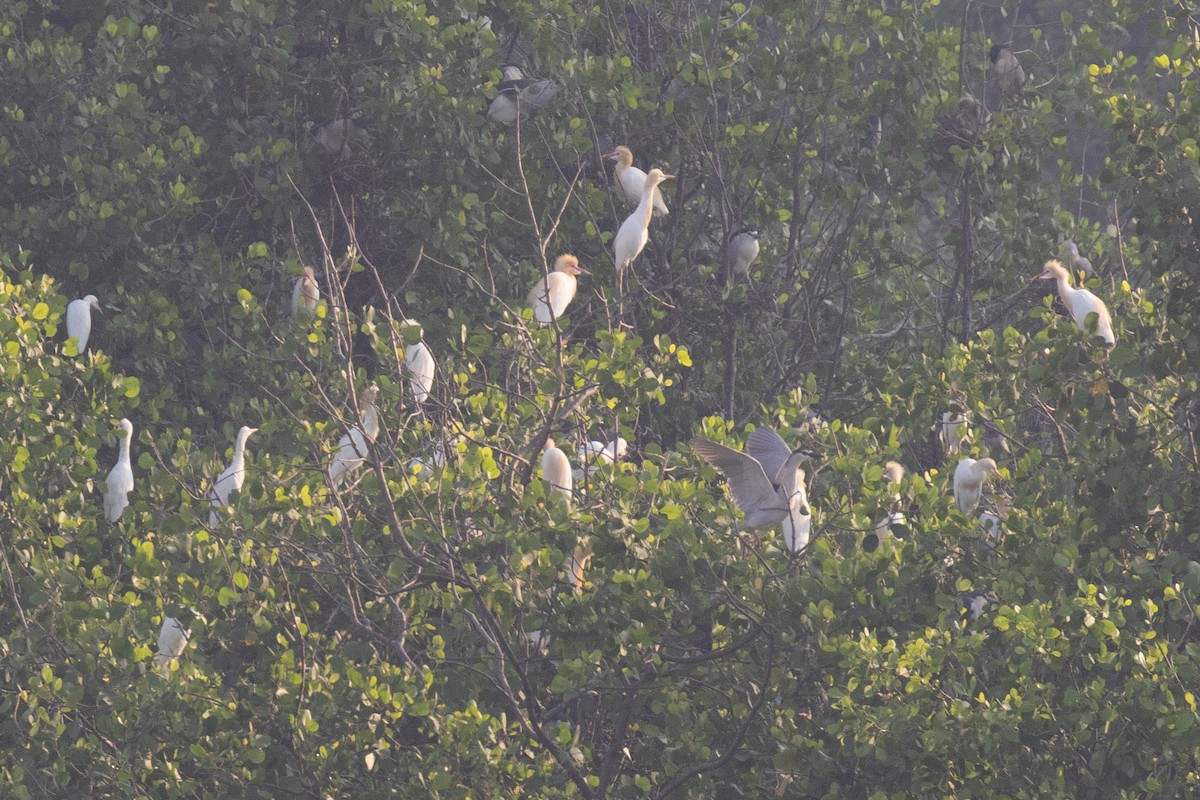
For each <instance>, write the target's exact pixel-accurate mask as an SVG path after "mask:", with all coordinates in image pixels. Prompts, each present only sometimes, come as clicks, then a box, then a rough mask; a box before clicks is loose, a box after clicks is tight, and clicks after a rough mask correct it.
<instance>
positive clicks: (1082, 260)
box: [1062, 239, 1096, 278]
mask: <svg viewBox="0 0 1200 800" xmlns="http://www.w3.org/2000/svg"><path fill="white" fill-rule="evenodd" d="M1062 257H1063V260H1064V261H1066V262H1067V266H1068V267H1069V268H1070V270H1071V272H1073V273H1074V272H1079V271H1080V270H1082V271H1083V274H1084V275H1085V276H1086V277H1088V278H1090V277H1092V276H1093V275H1095V274H1096V270H1095V269H1093V268H1092V261H1091V259H1089V258H1087V257H1085V256H1082V255H1080V254H1079V245H1077V244H1075V242H1073V241H1071V240H1070V239H1067V240H1066V241H1065V242H1063V251H1062Z"/></svg>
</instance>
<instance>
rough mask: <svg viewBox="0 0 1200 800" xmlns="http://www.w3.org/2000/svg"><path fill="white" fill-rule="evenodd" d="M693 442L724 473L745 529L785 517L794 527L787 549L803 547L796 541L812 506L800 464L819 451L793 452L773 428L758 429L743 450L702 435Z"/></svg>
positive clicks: (767, 525)
mask: <svg viewBox="0 0 1200 800" xmlns="http://www.w3.org/2000/svg"><path fill="white" fill-rule="evenodd" d="M691 445H692V450H694V451H695V452H696V455H698V456H700V457H701V458H703V459H704V460H705V461H707V462H708V463H709V464H712V465H713V466H714V467H716V468H717V469H719V470H721V472H723V473H724V474H725V480H726V482H728V484H729V492H730V494H732V495H733V502H734V503H735V504H736V505H737V507H738V508H739V509H741V511H742V513H743V514H744V515H745V519H744V520H743V521H742V528H743V529H744V530H750V531H754V530H762V529H765V528H773V527H775V526H776V525H778V524H779V523H781V522H785V521H787V522H788V523H790V525H791V528H792V531H793V537H792V538H793V541H792V542H791V543H789V547H790V548H791V549H792V550H793V551H796V550H801V549H803V546H798V545H799V542H798V540H799V539H800V538H801V534H802V533H803V532H805V531H807V529H808V523H809V522H810V521H811V519H812V510H811V509H810V508H809V507H808V495H807V492H806V491H805V488H804V478H805V475H804V470H802V469H800V465H801V464H803V463H804V462H805V461H808V460H809V459H810V458H812V457H813V456H814V455H815V454H814V453H813V451H812V450H809V449H808V448H800V449H798V450H792V449H791V448H789V447H788V446H787V444H786V443H785V442H784V441H783V439H782V438H781V437H780V436H779V434H778V433H776V432H775V431H773V430H771V429H770V428H756V429H755V430H754V431H753V432H752V433H751V434H750V438H749V439H748V440H747V441H746V452H745V453H741V452H738V451H737V450H731V449H730V448H728V447H725V446H724V445H719V444H717V443H716V442H710V441H709V440H707V439H701V438H699V437H697V438H695V439H692V442H691ZM804 545H807V541H805V542H804Z"/></svg>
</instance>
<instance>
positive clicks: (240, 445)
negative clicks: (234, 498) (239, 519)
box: [208, 425, 258, 525]
mask: <svg viewBox="0 0 1200 800" xmlns="http://www.w3.org/2000/svg"><path fill="white" fill-rule="evenodd" d="M257 430H258V428H251V427H249V426H246V425H243V426H242V428H241V430H239V431H238V435H237V441H236V442H234V445H233V460H232V461H230V462H229V466H228V467H226V468H225V471H224V472H222V473H221V475H220V476H219V477H218V478H217V480H216V481H215V482H214V483H213V485H212V488H211V489H209V490H208V499H209V500H210V501H211V502H212V505H213V508H212V511H210V512H208V524H209V525H216V524H217V522H219V521H220V517H219V516H217V509H218V508H220V507H221V506H223V505H226V504H228V503H229V496H230V495H231V494H233V493H234V492H240V491H241V490H242V484H243V483H245V482H246V440H247V439H249V438H250V434H252V433H254V432H255V431H257Z"/></svg>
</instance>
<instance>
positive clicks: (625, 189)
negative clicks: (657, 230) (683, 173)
mask: <svg viewBox="0 0 1200 800" xmlns="http://www.w3.org/2000/svg"><path fill="white" fill-rule="evenodd" d="M604 157H605V158H608V159H611V160H613V161H616V162H617V165H616V166H615V167H613V181H614V182H615V183H616V184H617V186H618V187H620V189H621V194H622V195H623V196H624V197H625V199H626V200H628V201H629V202H630V203H640V202H641V200H642V194H643V192H644V191H645V189H646V173H645V172H642V171H641V170H640V169H638V168H637V167H635V166H634V165H633V151H632V150H630V149H629V148H628V147H626V146H625V145H618V146H617V147H614V148H613V151H612V152H611V153H608V154H607V155H605V156H604ZM652 203H653V206H654V216H656V217H665V216H666V215H667V214H669V213H671V212H670V211H668V210H667V204H666V202H665V201H664V200H663V197H662V190H660V189H655V190H654V199H653V201H652Z"/></svg>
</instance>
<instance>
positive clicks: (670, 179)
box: [662, 175, 675, 181]
mask: <svg viewBox="0 0 1200 800" xmlns="http://www.w3.org/2000/svg"><path fill="white" fill-rule="evenodd" d="M662 179H663V180H664V181H673V180H675V176H674V175H663V176H662Z"/></svg>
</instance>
